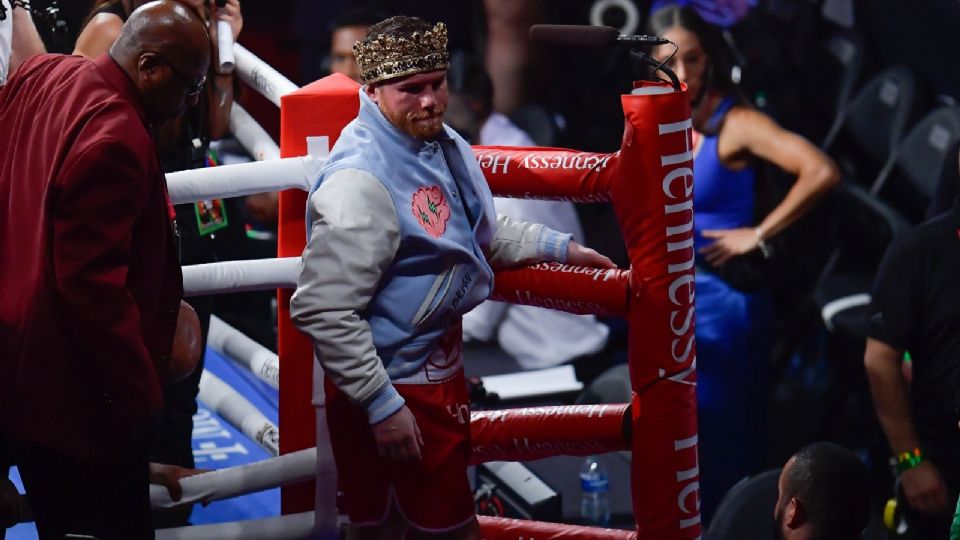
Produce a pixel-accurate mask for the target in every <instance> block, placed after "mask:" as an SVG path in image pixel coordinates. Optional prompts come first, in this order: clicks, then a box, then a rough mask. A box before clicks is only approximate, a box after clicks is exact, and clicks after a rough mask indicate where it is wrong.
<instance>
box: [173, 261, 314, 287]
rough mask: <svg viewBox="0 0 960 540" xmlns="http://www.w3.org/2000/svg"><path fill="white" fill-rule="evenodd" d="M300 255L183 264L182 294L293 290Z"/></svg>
mask: <svg viewBox="0 0 960 540" xmlns="http://www.w3.org/2000/svg"><path fill="white" fill-rule="evenodd" d="M299 274H300V257H279V258H276V259H253V260H242V261H223V262H216V263H207V264H191V265H188V266H184V267H183V295H184V296H185V297H190V296H203V295H206V294H222V293H233V292H245V291H264V290H270V289H295V288H296V287H297V276H298V275H299Z"/></svg>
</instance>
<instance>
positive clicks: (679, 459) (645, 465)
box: [151, 45, 701, 540]
mask: <svg viewBox="0 0 960 540" xmlns="http://www.w3.org/2000/svg"><path fill="white" fill-rule="evenodd" d="M235 57H236V66H237V73H238V74H239V76H240V77H241V79H242V80H243V81H244V82H245V83H246V84H247V85H249V86H251V87H252V88H254V89H255V90H257V91H258V92H260V93H261V94H263V95H264V96H265V97H267V98H268V99H269V100H270V101H272V102H273V103H274V104H276V105H278V106H279V107H280V112H281V140H280V145H279V147H278V146H277V145H276V143H275V142H274V141H272V140H271V139H270V137H269V135H267V134H266V132H265V131H264V130H263V129H262V128H261V127H260V126H259V125H257V124H256V122H255V121H253V119H252V118H250V116H249V115H248V114H246V113H245V111H243V109H242V108H241V107H239V106H238V105H235V106H234V107H233V113H232V115H231V128H232V130H233V133H234V135H235V137H236V138H237V139H238V140H239V141H240V143H241V144H242V145H243V146H244V148H246V149H247V150H248V152H249V153H250V154H251V155H253V156H254V157H255V158H256V159H257V160H258V161H257V162H254V163H249V164H240V165H226V166H220V167H214V168H208V169H198V170H191V171H183V172H178V173H173V174H169V175H167V180H168V186H169V193H170V197H171V199H172V200H173V203H174V204H181V203H187V202H193V201H198V200H204V199H211V198H220V197H234V196H241V195H249V194H256V193H262V192H271V191H281V190H282V193H281V195H280V219H279V249H278V257H277V258H275V259H269V260H257V261H232V262H221V263H212V264H206V265H195V266H186V267H184V268H183V273H184V289H185V295H186V296H188V297H189V296H198V295H206V294H221V293H229V292H236V291H251V290H273V289H276V290H277V291H278V299H279V302H278V304H279V308H278V351H279V355H276V354H274V353H272V352H270V351H269V350H267V349H265V348H263V347H262V346H260V345H258V344H256V343H255V342H253V341H252V340H250V339H249V338H247V337H246V336H244V335H243V334H241V333H239V332H237V331H236V330H234V329H232V328H230V327H229V325H227V324H226V323H224V322H222V321H220V320H218V319H216V318H214V319H213V321H212V322H211V327H210V337H209V346H210V347H211V348H214V349H216V350H217V351H220V352H222V353H223V354H224V355H225V356H228V357H230V358H231V359H233V360H234V361H236V362H237V363H238V364H240V365H243V366H245V368H246V369H249V370H250V372H252V373H253V374H254V375H255V376H256V377H257V378H259V379H260V380H262V381H263V382H264V383H266V384H268V385H270V386H271V387H273V388H277V389H279V390H280V397H279V400H280V405H279V407H280V412H279V426H280V427H282V428H283V430H284V435H283V437H280V431H279V427H278V426H277V425H276V424H274V423H273V422H271V421H270V420H268V419H266V418H265V417H264V416H263V415H262V414H260V413H259V411H257V410H256V407H254V406H252V405H251V404H249V403H247V402H246V401H245V399H244V398H243V397H242V396H240V395H239V394H237V393H236V392H234V391H232V390H231V388H230V387H229V386H228V385H226V384H224V383H223V381H221V380H220V379H218V378H217V377H216V376H215V375H213V374H212V373H208V372H205V373H204V374H203V377H202V379H201V395H200V399H201V400H202V401H203V402H204V403H205V404H207V405H208V406H209V407H210V408H211V409H212V410H215V411H216V412H217V413H218V414H220V415H221V416H222V417H223V418H225V419H226V420H227V421H228V422H230V423H231V424H232V425H234V426H236V427H237V428H238V429H240V430H241V431H242V432H243V433H244V434H245V435H246V436H247V437H249V438H250V439H251V440H253V441H256V442H257V444H259V445H260V446H261V447H263V448H264V449H265V450H267V452H268V453H269V454H270V455H271V456H273V457H270V458H268V459H266V460H263V461H261V462H257V463H253V464H250V465H244V466H241V467H232V468H226V469H221V470H216V471H213V472H209V473H205V474H200V475H197V476H193V477H189V478H184V479H183V480H182V481H181V485H182V486H183V492H184V497H183V499H182V500H181V501H180V503H179V504H182V503H184V502H200V501H203V502H209V501H211V500H221V499H226V498H230V497H235V496H238V495H242V494H245V493H251V492H255V491H259V490H263V489H268V488H273V487H276V486H284V487H283V490H282V513H283V515H282V516H280V517H271V518H266V519H260V520H252V521H245V522H236V523H223V524H216V525H203V526H193V527H184V528H179V529H164V530H160V531H158V535H157V538H160V539H186V538H238V539H239V538H314V537H321V538H338V537H339V532H340V528H341V526H342V521H341V519H340V516H339V515H338V513H337V510H336V506H335V502H336V471H335V467H334V465H333V459H332V453H331V450H330V447H329V441H328V440H327V438H326V437H323V436H322V435H323V430H325V420H324V418H325V416H324V415H325V411H324V407H323V403H324V400H323V396H322V395H315V394H314V392H313V389H312V387H313V386H314V385H315V384H316V383H317V382H318V379H319V378H320V377H322V371H321V370H319V369H315V368H316V364H317V363H316V362H315V361H314V360H313V353H312V347H311V344H310V343H309V340H308V339H307V338H306V337H305V336H303V335H301V334H300V333H299V332H298V331H297V330H296V329H295V328H294V327H293V324H292V322H291V321H290V318H289V309H288V306H289V300H290V295H291V294H292V290H293V288H294V287H295V285H296V280H297V274H298V271H299V256H300V254H301V252H302V250H303V247H304V244H305V226H304V220H303V217H304V209H305V204H306V190H307V189H308V188H309V187H310V184H311V183H312V182H313V180H314V179H315V178H316V176H317V172H318V171H319V169H320V167H321V166H322V165H323V163H324V161H325V159H326V155H327V152H328V150H329V148H330V147H331V146H332V145H333V143H334V142H335V140H336V138H337V136H338V134H339V133H340V131H341V129H342V128H343V127H344V126H345V125H346V124H347V123H348V122H349V121H350V120H352V119H353V118H354V117H355V116H356V113H357V110H358V107H359V101H358V97H357V85H356V83H354V82H353V81H351V80H349V79H347V78H346V77H343V76H340V75H333V76H330V77H327V78H324V79H322V80H320V81H317V82H315V83H313V84H311V85H308V86H306V87H304V88H300V89H298V88H297V87H296V86H295V85H293V84H292V83H290V82H289V81H287V80H286V79H284V78H283V77H282V76H281V75H280V74H279V73H277V72H276V71H275V70H273V69H272V68H270V67H269V66H267V65H266V64H264V63H263V62H262V61H260V60H259V59H257V58H256V57H255V56H254V55H253V54H251V53H250V52H249V51H247V50H246V49H244V48H243V47H242V46H240V45H237V46H236V48H235ZM621 101H622V105H623V109H624V116H625V130H624V137H623V142H622V146H621V149H620V150H619V151H618V152H615V153H613V154H595V153H587V152H578V151H572V150H565V149H555V148H534V149H519V148H506V147H475V148H474V151H475V154H476V157H477V161H478V163H479V165H480V167H481V169H482V170H483V172H484V174H485V176H486V178H487V181H488V182H489V184H490V187H491V190H492V191H493V193H494V194H495V195H498V196H506V197H526V198H538V199H551V200H569V201H574V202H601V201H610V202H611V203H612V205H613V208H614V211H615V213H616V216H617V218H618V221H619V223H620V225H621V228H622V232H623V236H624V239H625V241H626V244H627V251H628V254H629V258H630V263H631V266H630V270H606V269H595V268H582V267H574V266H570V265H565V264H560V263H541V264H538V265H534V266H531V267H528V268H522V269H513V270H508V271H501V272H497V274H496V278H495V286H494V292H493V299H496V300H501V301H506V302H512V303H519V304H528V305H534V306H541V307H548V308H553V309H560V310H564V311H569V312H571V313H577V314H598V315H615V316H620V317H625V318H626V319H627V321H628V323H629V328H630V334H629V344H628V360H629V367H630V382H631V387H632V390H633V399H632V401H631V403H629V404H614V405H576V406H559V407H532V408H520V409H507V410H496V411H480V412H473V413H471V416H470V429H471V436H472V447H473V448H472V449H473V458H472V462H473V463H483V462H487V461H494V460H498V461H503V460H515V461H522V460H533V459H540V458H543V457H548V456H554V455H560V454H565V455H579V456H583V455H591V454H597V453H602V452H612V451H621V450H631V451H632V456H633V459H632V462H631V487H632V495H633V511H634V516H635V519H636V530H635V531H615V530H608V529H598V528H589V527H578V526H572V525H562V524H554V523H541V522H531V521H523V520H512V519H502V518H490V517H484V516H480V517H479V520H480V525H481V531H482V536H483V537H484V538H491V539H495V538H504V539H505V538H537V539H548V538H588V539H589V538H597V539H600V538H617V539H625V538H641V539H657V540H660V539H664V540H669V539H695V538H699V537H700V535H701V525H700V513H699V466H698V459H697V421H696V394H695V386H696V372H695V369H696V353H695V343H694V337H693V325H694V307H693V301H694V291H693V283H694V274H693V273H694V269H693V258H694V254H693V203H692V190H693V184H692V182H693V172H692V157H693V156H692V144H691V130H692V127H691V122H690V111H689V106H688V104H687V98H686V96H685V94H684V93H682V92H674V91H673V90H672V89H671V88H670V87H669V86H665V85H662V84H659V83H638V85H637V89H636V90H635V92H634V94H631V95H624V96H622V99H621ZM281 365H282V367H283V370H282V372H281V369H280V367H281ZM318 387H319V388H322V384H320V385H318ZM317 430H320V434H321V437H317V432H318V431H317ZM318 441H319V443H318ZM311 481H312V482H313V484H311ZM151 501H152V503H153V505H154V506H155V507H169V506H172V505H173V503H172V501H170V499H169V496H168V494H167V492H166V490H165V489H164V488H161V487H158V486H153V488H152V490H151Z"/></svg>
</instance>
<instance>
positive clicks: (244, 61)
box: [233, 43, 299, 107]
mask: <svg viewBox="0 0 960 540" xmlns="http://www.w3.org/2000/svg"><path fill="white" fill-rule="evenodd" d="M233 55H234V57H235V59H236V62H237V67H236V72H237V74H238V75H239V76H240V79H241V80H243V82H245V83H247V84H248V85H250V87H251V88H253V89H254V90H256V91H257V92H260V93H261V94H263V97H265V98H267V99H269V100H270V101H272V102H273V104H274V105H276V106H277V107H279V106H280V96H282V95H284V94H289V93H290V92H293V91H294V90H297V89H298V88H299V87H298V86H297V85H295V84H293V83H292V82H290V79H288V78H286V77H284V76H283V75H281V74H280V72H279V71H277V70H275V69H273V68H272V67H271V66H270V65H269V64H267V63H266V62H264V61H263V60H261V59H260V58H257V56H256V55H255V54H253V53H252V52H250V51H249V50H247V48H246V47H244V46H243V45H240V44H239V43H237V44H234V46H233Z"/></svg>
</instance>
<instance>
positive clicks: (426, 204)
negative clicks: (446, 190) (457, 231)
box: [411, 186, 450, 238]
mask: <svg viewBox="0 0 960 540" xmlns="http://www.w3.org/2000/svg"><path fill="white" fill-rule="evenodd" d="M411 206H412V210H413V216H414V217H415V218H417V222H418V223H420V226H421V227H423V230H425V231H427V234H429V235H430V236H432V237H434V238H440V236H441V235H443V231H445V230H446V229H447V221H448V220H449V219H450V206H448V205H447V201H446V200H445V199H444V197H443V191H441V190H440V188H439V187H437V186H432V187H428V188H427V187H422V188H420V189H418V190H417V192H416V193H414V194H413V204H412V205H411Z"/></svg>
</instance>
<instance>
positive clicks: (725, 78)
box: [648, 6, 840, 518]
mask: <svg viewBox="0 0 960 540" xmlns="http://www.w3.org/2000/svg"><path fill="white" fill-rule="evenodd" d="M648 33H650V34H655V35H660V36H663V37H665V38H667V39H669V40H670V41H672V42H673V43H675V44H676V45H677V46H678V48H677V51H676V54H673V52H674V48H673V47H672V46H670V45H665V46H660V47H657V48H656V49H655V50H654V51H653V56H654V57H655V58H656V59H657V60H659V61H662V62H664V63H665V65H667V66H668V67H670V68H671V69H673V70H674V72H676V74H677V77H679V78H680V80H681V81H682V82H684V83H686V84H687V92H688V94H689V96H690V105H691V109H692V114H693V127H694V132H695V133H694V141H693V144H694V148H695V153H694V246H695V248H696V250H697V274H696V279H697V282H696V309H697V318H696V338H697V381H698V387H697V400H698V415H699V423H700V474H701V477H700V478H701V483H700V486H701V498H702V506H701V510H702V511H703V514H704V517H705V518H709V517H710V515H711V513H712V511H713V509H714V508H715V507H716V505H717V503H718V502H719V500H720V498H721V497H722V496H723V495H724V493H726V491H727V490H728V489H729V488H730V487H732V486H733V484H735V483H736V482H737V481H738V480H739V479H740V478H742V477H744V476H746V475H748V474H751V473H754V472H757V471H758V470H759V468H760V467H762V466H763V452H762V439H763V425H764V421H765V418H764V413H765V409H766V399H767V394H768V390H769V382H768V376H767V374H768V371H769V364H770V349H771V345H772V344H771V341H772V340H771V338H770V334H771V331H772V327H771V319H772V317H773V311H772V304H771V301H770V297H769V294H768V293H767V291H766V290H765V289H764V287H763V286H762V285H760V286H758V285H757V284H756V283H749V281H751V280H747V279H744V278H745V277H746V276H745V275H744V272H743V271H742V269H743V268H744V265H742V264H740V262H741V261H743V259H745V258H747V257H760V258H761V259H762V258H763V256H764V255H766V254H767V250H768V246H767V242H768V241H769V240H770V239H771V238H772V237H774V236H776V235H777V234H779V233H780V232H781V231H783V230H784V229H785V228H786V227H788V226H789V225H790V224H791V223H793V222H794V221H796V220H797V218H799V217H800V216H802V215H803V214H804V213H805V212H806V211H807V210H809V209H810V207H811V206H812V205H813V204H814V203H815V202H816V201H817V200H818V199H819V198H820V197H821V196H822V195H823V194H824V193H826V192H827V191H828V190H830V188H831V187H832V186H833V185H834V184H836V183H837V182H838V181H839V178H840V177H839V173H838V171H837V168H836V166H835V165H834V163H833V162H832V161H831V160H830V158H829V157H827V156H826V155H825V154H824V153H823V152H821V151H820V150H819V149H817V147H815V146H814V145H812V144H811V143H810V142H809V141H807V140H806V139H804V138H803V137H801V136H799V135H797V134H795V133H791V132H789V131H786V130H784V129H783V128H781V127H780V126H779V125H777V123H776V122H775V121H774V120H773V119H771V118H770V117H768V116H767V115H765V114H764V113H762V112H760V111H758V110H756V109H754V108H752V107H750V106H749V105H748V104H747V103H746V102H745V101H744V100H742V99H741V98H740V97H739V95H738V93H737V91H736V89H735V87H734V84H733V83H732V82H731V80H730V76H729V74H730V64H729V63H728V62H726V54H725V52H726V51H725V49H724V43H723V42H722V41H721V40H720V39H718V38H717V37H716V35H715V32H714V30H713V28H712V27H710V26H708V25H707V24H706V23H705V22H704V21H703V19H701V18H700V17H699V16H698V15H697V13H696V12H695V11H694V10H692V9H691V8H689V7H678V6H668V7H665V8H663V9H660V10H658V11H656V12H654V13H653V15H651V18H650V22H649V25H648ZM758 160H763V161H766V162H769V163H770V164H772V165H775V166H777V167H779V168H781V169H783V170H784V171H786V172H787V173H789V174H790V175H792V176H794V177H796V180H795V182H794V184H793V186H792V187H791V189H790V190H789V191H788V192H787V194H786V196H785V197H784V198H783V199H782V200H781V201H779V203H778V204H777V205H776V206H775V207H774V208H773V210H771V211H770V212H769V213H768V214H767V215H765V216H761V217H759V219H758V218H757V216H756V213H755V199H756V188H757V182H763V181H764V180H763V178H762V177H761V176H758V175H757V172H756V167H755V164H756V163H757V161H758Z"/></svg>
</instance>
